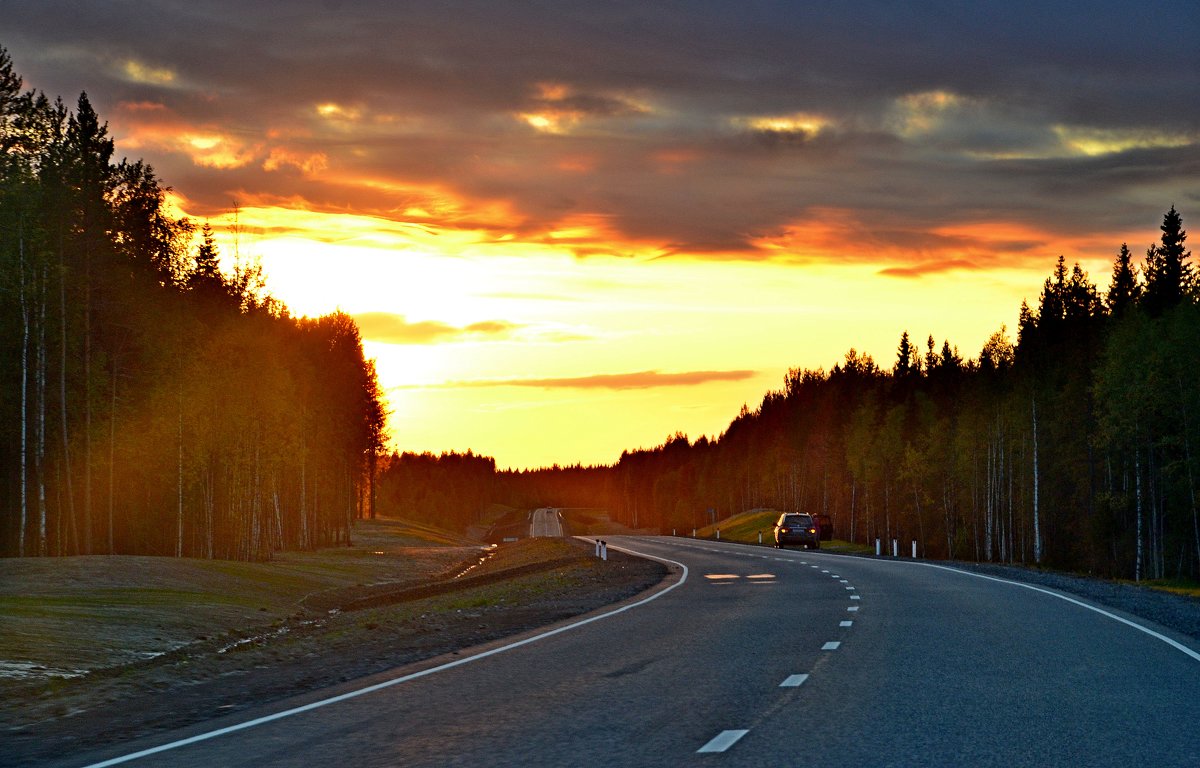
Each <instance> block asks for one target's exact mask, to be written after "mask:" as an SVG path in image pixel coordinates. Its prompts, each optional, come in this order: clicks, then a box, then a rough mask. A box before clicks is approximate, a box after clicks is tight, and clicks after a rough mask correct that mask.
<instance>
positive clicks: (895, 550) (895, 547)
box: [892, 539, 900, 557]
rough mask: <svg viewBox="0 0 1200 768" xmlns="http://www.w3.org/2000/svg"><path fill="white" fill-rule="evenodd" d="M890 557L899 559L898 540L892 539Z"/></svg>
mask: <svg viewBox="0 0 1200 768" xmlns="http://www.w3.org/2000/svg"><path fill="white" fill-rule="evenodd" d="M892 557H900V539H892Z"/></svg>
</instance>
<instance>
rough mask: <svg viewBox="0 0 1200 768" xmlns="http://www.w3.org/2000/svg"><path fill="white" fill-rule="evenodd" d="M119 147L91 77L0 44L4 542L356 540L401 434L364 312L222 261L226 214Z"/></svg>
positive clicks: (255, 555)
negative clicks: (392, 419) (72, 82)
mask: <svg viewBox="0 0 1200 768" xmlns="http://www.w3.org/2000/svg"><path fill="white" fill-rule="evenodd" d="M113 153H114V146H113V140H112V139H111V138H110V137H109V135H108V129H107V124H106V123H104V122H102V121H101V119H100V117H99V116H98V115H97V114H96V112H95V110H94V109H93V107H92V105H91V103H90V102H89V100H88V98H87V95H86V94H81V95H80V97H79V99H78V101H77V103H76V105H75V107H74V109H70V108H68V107H67V106H66V105H65V104H64V103H63V101H62V100H61V99H55V100H53V101H52V100H50V99H49V98H48V97H47V96H46V95H45V94H43V93H40V92H36V91H34V90H25V89H24V87H23V81H22V78H21V77H20V76H19V75H18V74H17V73H16V71H15V70H14V68H13V63H12V61H11V58H10V57H9V55H8V53H7V51H5V50H4V49H3V48H0V293H2V294H3V296H4V299H3V302H2V303H0V376H2V377H3V383H2V385H0V468H2V471H0V552H2V553H4V554H6V555H18V556H38V555H74V554H113V553H127V554H128V553H140V554H159V555H173V556H191V557H209V558H235V559H265V558H268V557H270V555H271V553H272V552H273V551H276V550H279V549H281V548H311V547H316V546H320V545H326V544H330V543H335V542H345V541H348V539H349V534H350V525H351V521H352V519H353V518H355V517H356V516H360V515H362V514H364V510H366V512H370V511H371V509H370V507H371V504H372V502H373V498H374V497H373V493H372V491H373V484H372V479H373V477H374V476H375V474H374V470H375V460H376V457H377V456H378V455H379V454H380V452H381V448H382V445H383V429H384V413H383V409H382V406H381V404H380V393H379V388H378V384H377V381H376V376H375V370H374V366H373V363H372V362H371V361H368V360H366V359H365V358H364V355H363V349H362V341H361V338H360V336H359V331H358V328H357V326H356V325H355V324H354V321H353V320H352V319H351V318H350V317H349V316H347V315H345V314H342V313H336V314H333V315H329V316H326V317H321V318H317V319H309V318H295V317H292V316H290V314H289V313H288V310H287V308H286V307H284V306H283V305H282V304H281V303H279V302H278V301H276V300H275V299H273V298H271V297H270V296H269V295H267V294H266V293H265V291H264V285H263V281H262V275H261V271H260V270H259V269H258V268H257V267H256V266H255V265H254V264H253V263H252V262H250V261H249V260H243V259H237V260H236V265H235V267H234V269H233V270H232V272H223V271H222V270H221V268H220V253H219V252H218V249H217V246H216V243H215V237H214V232H213V230H212V229H211V227H209V226H208V225H207V224H204V225H203V226H202V227H199V228H198V227H197V226H196V224H195V223H194V222H192V221H189V220H187V219H180V218H172V216H171V215H170V214H169V212H168V207H167V205H166V196H167V193H168V192H169V189H168V188H167V187H165V186H163V184H162V182H161V181H160V180H159V179H158V177H157V176H156V175H155V173H154V170H153V169H152V168H151V167H150V166H149V165H147V164H145V163H144V162H142V161H140V160H139V161H130V160H128V159H123V160H120V161H115V160H114V156H113ZM197 241H198V242H197Z"/></svg>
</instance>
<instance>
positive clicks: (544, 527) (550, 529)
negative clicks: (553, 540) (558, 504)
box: [529, 507, 563, 538]
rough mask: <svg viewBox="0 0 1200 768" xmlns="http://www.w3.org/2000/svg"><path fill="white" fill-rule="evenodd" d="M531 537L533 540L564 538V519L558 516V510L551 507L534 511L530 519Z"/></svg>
mask: <svg viewBox="0 0 1200 768" xmlns="http://www.w3.org/2000/svg"><path fill="white" fill-rule="evenodd" d="M529 535H530V536H531V537H533V538H536V537H538V536H550V537H558V536H562V535H563V529H562V519H561V518H560V517H559V516H558V510H557V509H551V508H549V507H542V508H541V509H535V510H533V514H532V515H531V516H530V518H529Z"/></svg>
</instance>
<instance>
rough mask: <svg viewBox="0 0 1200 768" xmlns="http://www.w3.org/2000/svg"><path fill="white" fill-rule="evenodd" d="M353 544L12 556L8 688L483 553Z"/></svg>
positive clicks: (482, 567)
mask: <svg viewBox="0 0 1200 768" xmlns="http://www.w3.org/2000/svg"><path fill="white" fill-rule="evenodd" d="M353 540H354V546H351V547H338V548H330V549H323V550H319V551H316V552H284V553H279V554H277V555H276V557H275V559H274V560H272V561H271V562H267V563H240V562H230V561H214V560H198V559H191V558H184V559H176V558H168V557H132V556H112V557H109V556H91V557H69V558H22V559H18V558H8V559H0V690H3V688H4V686H5V681H10V682H13V683H19V682H21V681H25V680H30V679H36V678H40V679H45V678H54V677H72V676H77V675H79V674H82V673H85V672H86V671H90V670H95V669H100V668H107V667H117V666H122V665H126V664H131V663H136V662H139V661H143V660H146V659H150V658H154V657H155V656H158V655H160V654H163V653H167V652H170V651H173V650H176V649H179V648H182V647H184V646H188V645H189V644H191V643H195V642H203V641H208V640H214V639H219V638H221V637H225V636H237V633H238V632H240V631H244V630H246V629H247V628H253V627H264V626H271V625H274V624H279V623H282V622H284V621H285V620H286V619H288V618H289V617H294V616H297V615H298V613H299V612H301V611H302V610H303V605H304V604H305V599H306V598H310V601H309V602H310V603H311V602H312V600H311V598H314V597H321V596H325V595H341V594H347V595H350V594H353V593H354V592H356V591H361V590H367V589H369V588H370V587H371V585H381V584H393V585H421V584H428V583H431V582H435V581H438V580H441V579H446V578H449V577H452V576H454V575H455V574H457V573H459V572H460V571H462V570H464V569H465V568H466V567H467V566H468V565H470V564H472V563H478V561H479V559H480V557H481V555H482V551H481V548H480V545H479V543H478V542H472V541H470V540H467V539H464V538H461V537H458V536H456V535H454V534H452V533H448V532H446V531H441V530H438V529H436V528H432V527H430V526H426V525H421V524H415V523H411V522H407V521H402V520H383V519H381V520H375V521H364V522H362V523H359V524H358V525H356V527H355V530H354V535H353ZM570 547H571V545H570V544H568V543H566V542H555V543H550V542H543V543H541V544H538V545H536V546H529V545H526V546H523V547H508V548H504V547H502V548H500V550H498V551H496V553H495V555H494V556H493V557H491V558H489V559H488V561H487V562H486V563H482V564H477V565H476V566H475V568H474V569H473V570H472V571H471V575H472V576H474V575H477V574H479V573H482V572H486V571H496V570H504V569H508V568H514V567H520V566H522V565H527V564H529V563H531V562H534V563H536V562H544V561H549V560H554V559H556V558H557V559H561V558H563V557H564V556H565V555H566V554H567V549H569V548H570ZM564 548H566V549H564ZM504 591H505V590H504V589H503V587H501V586H498V585H497V586H491V587H486V588H483V590H482V592H481V593H480V594H474V595H465V594H464V595H457V596H456V595H444V596H442V597H441V598H439V600H440V601H441V602H445V603H447V605H446V606H445V607H446V608H448V609H449V610H454V609H457V608H458V607H461V604H460V603H459V601H461V600H470V601H482V602H484V603H489V602H492V601H494V600H500V599H502V598H503V597H504V594H503V593H504ZM318 602H320V601H318ZM476 604H477V603H476ZM426 609H427V610H428V609H429V607H428V606H427V608H426Z"/></svg>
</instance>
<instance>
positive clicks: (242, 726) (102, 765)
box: [84, 545, 745, 768]
mask: <svg viewBox="0 0 1200 768" xmlns="http://www.w3.org/2000/svg"><path fill="white" fill-rule="evenodd" d="M609 549H613V550H616V551H618V552H624V553H626V554H630V555H634V556H636V557H644V558H647V559H649V560H657V561H658V562H660V563H669V564H671V565H677V566H679V567H680V568H682V569H683V574H682V575H681V576H680V577H679V581H677V582H675V583H674V584H672V585H671V586H669V587H667V588H666V589H663V590H660V591H658V592H655V593H654V594H653V595H650V596H649V597H646V598H643V599H641V600H638V601H637V602H635V603H629V604H628V605H623V606H621V607H620V608H615V609H613V610H611V611H608V612H607V613H601V614H599V615H596V616H592V617H590V618H586V619H582V620H581V621H576V622H574V623H573V624H567V625H565V626H562V627H557V628H555V629H552V630H550V631H548V632H543V633H541V634H540V635H533V636H532V637H527V638H525V639H523V640H518V641H516V642H515V643H509V644H508V645H502V646H500V647H499V648H492V649H490V650H487V651H484V652H482V653H477V654H475V655H474V656H466V657H464V658H461V659H455V660H454V661H450V662H447V663H445V664H441V665H439V666H436V667H430V668H429V669H422V670H420V671H419V672H413V673H411V674H408V675H402V676H400V677H397V678H393V679H391V680H384V681H383V682H382V683H375V684H374V685H368V686H367V687H366V688H359V689H357V690H354V691H348V692H346V693H343V694H339V695H337V696H331V697H330V698H328V699H321V700H320V701H314V702H310V703H308V704H304V705H302V706H299V707H293V708H291V709H285V710H284V711H282V712H276V713H275V714H272V715H264V716H263V717H256V718H255V719H253V720H247V721H246V722H244V723H238V724H237V725H230V726H227V727H225V728H218V729H217V730H215V731H208V732H206V733H199V734H196V735H195V736H189V737H188V738H186V739H180V740H178V741H172V742H170V743H169V744H161V745H159V746H157V747H150V748H149V749H143V750H141V751H139V752H133V753H131V754H128V755H121V756H120V757H114V758H111V759H109V760H104V761H101V762H99V763H91V764H89V765H87V766H84V768H106V767H107V766H110V765H120V764H121V763H128V762H130V761H132V760H137V759H139V758H142V757H149V756H150V755H157V754H158V753H160V752H166V751H168V750H172V749H178V748H179V747H186V746H187V745H189V744H195V743H197V742H200V741H207V740H209V739H215V738H216V737H218V736H224V735H226V734H229V733H234V732H235V731H244V730H246V729H247V728H253V727H254V726H256V725H263V724H265V723H270V722H273V721H275V720H282V719H283V718H285V717H291V716H292V715H299V714H301V713H303V712H308V711H310V710H313V709H319V708H321V707H324V706H327V705H329V704H337V703H338V702H341V701H346V700H347V699H353V698H357V697H359V696H364V695H366V694H368V693H374V692H375V691H380V690H383V689H384V688H390V687H392V686H393V685H399V684H400V683H407V682H408V681H410V680H416V679H417V678H420V677H426V676H428V675H432V674H434V673H435V672H444V671H446V670H448V669H453V668H454V667H461V666H462V665H464V664H469V663H471V662H472V661H478V660H479V659H485V658H487V657H488V656H495V655H496V654H498V653H504V652H505V651H511V650H512V649H514V648H520V647H521V646H523V645H529V644H530V643H534V642H537V641H538V640H542V639H544V638H547V637H553V636H554V635H558V634H561V633H563V632H568V631H570V630H572V629H576V628H578V627H582V626H584V625H586V624H591V623H592V622H594V621H600V620H601V619H607V618H609V617H610V616H616V615H617V614H619V613H624V612H625V611H628V610H630V609H632V608H638V607H640V606H643V605H645V604H646V603H648V602H650V601H651V600H657V599H658V598H660V597H662V596H663V595H665V594H667V593H668V592H670V591H671V590H672V589H675V588H676V587H678V586H679V585H680V584H683V583H684V582H685V581H687V577H688V567H687V566H686V565H684V564H683V563H681V562H678V561H676V560H669V559H667V558H665V557H658V556H656V555H648V554H646V553H645V552H637V551H635V550H632V549H626V548H624V547H616V546H613V545H609ZM744 735H745V732H743V733H742V734H741V735H739V736H738V737H737V738H739V739H740V738H741V737H742V736H744ZM736 740H737V739H734V741H736Z"/></svg>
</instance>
